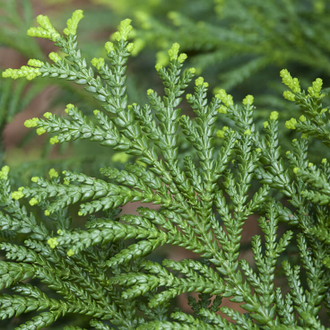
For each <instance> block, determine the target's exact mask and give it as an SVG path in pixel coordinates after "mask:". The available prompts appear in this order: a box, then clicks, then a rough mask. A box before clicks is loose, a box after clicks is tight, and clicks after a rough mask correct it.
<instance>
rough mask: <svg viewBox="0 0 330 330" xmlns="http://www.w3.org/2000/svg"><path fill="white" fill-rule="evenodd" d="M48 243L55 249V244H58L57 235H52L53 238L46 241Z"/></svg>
mask: <svg viewBox="0 0 330 330" xmlns="http://www.w3.org/2000/svg"><path fill="white" fill-rule="evenodd" d="M47 243H48V245H49V246H50V247H51V248H52V249H55V248H56V246H57V245H58V244H59V243H58V241H57V237H54V238H50V239H49V240H48V241H47Z"/></svg>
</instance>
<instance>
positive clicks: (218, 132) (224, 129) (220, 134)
mask: <svg viewBox="0 0 330 330" xmlns="http://www.w3.org/2000/svg"><path fill="white" fill-rule="evenodd" d="M228 129H229V128H228V126H224V127H222V130H219V131H217V133H216V134H217V137H219V138H224V137H225V132H226V131H228Z"/></svg>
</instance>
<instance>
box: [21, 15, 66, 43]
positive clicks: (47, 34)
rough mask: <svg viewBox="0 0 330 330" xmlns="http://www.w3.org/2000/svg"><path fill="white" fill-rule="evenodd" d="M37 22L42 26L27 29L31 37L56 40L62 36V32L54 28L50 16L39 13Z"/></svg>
mask: <svg viewBox="0 0 330 330" xmlns="http://www.w3.org/2000/svg"><path fill="white" fill-rule="evenodd" d="M37 22H38V24H39V25H40V27H32V28H30V29H29V30H28V31H27V35H28V36H30V37H38V38H44V39H50V40H52V41H56V40H57V38H59V37H60V34H59V33H58V32H57V31H56V30H55V29H54V27H53V25H52V24H51V23H50V21H49V18H48V16H44V15H39V16H38V17H37Z"/></svg>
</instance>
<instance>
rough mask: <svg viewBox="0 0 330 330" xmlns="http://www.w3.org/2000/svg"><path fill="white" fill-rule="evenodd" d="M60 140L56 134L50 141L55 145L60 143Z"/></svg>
mask: <svg viewBox="0 0 330 330" xmlns="http://www.w3.org/2000/svg"><path fill="white" fill-rule="evenodd" d="M59 142H60V141H59V139H58V137H57V136H54V137H52V138H50V139H49V143H50V144H52V145H54V144H56V143H59Z"/></svg>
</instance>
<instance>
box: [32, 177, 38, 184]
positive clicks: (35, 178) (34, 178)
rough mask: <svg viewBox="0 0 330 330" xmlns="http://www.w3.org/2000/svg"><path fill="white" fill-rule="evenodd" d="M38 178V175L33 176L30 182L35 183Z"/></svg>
mask: <svg viewBox="0 0 330 330" xmlns="http://www.w3.org/2000/svg"><path fill="white" fill-rule="evenodd" d="M38 180H39V177H38V176H34V177H32V178H31V181H32V182H35V183H37V182H38Z"/></svg>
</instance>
